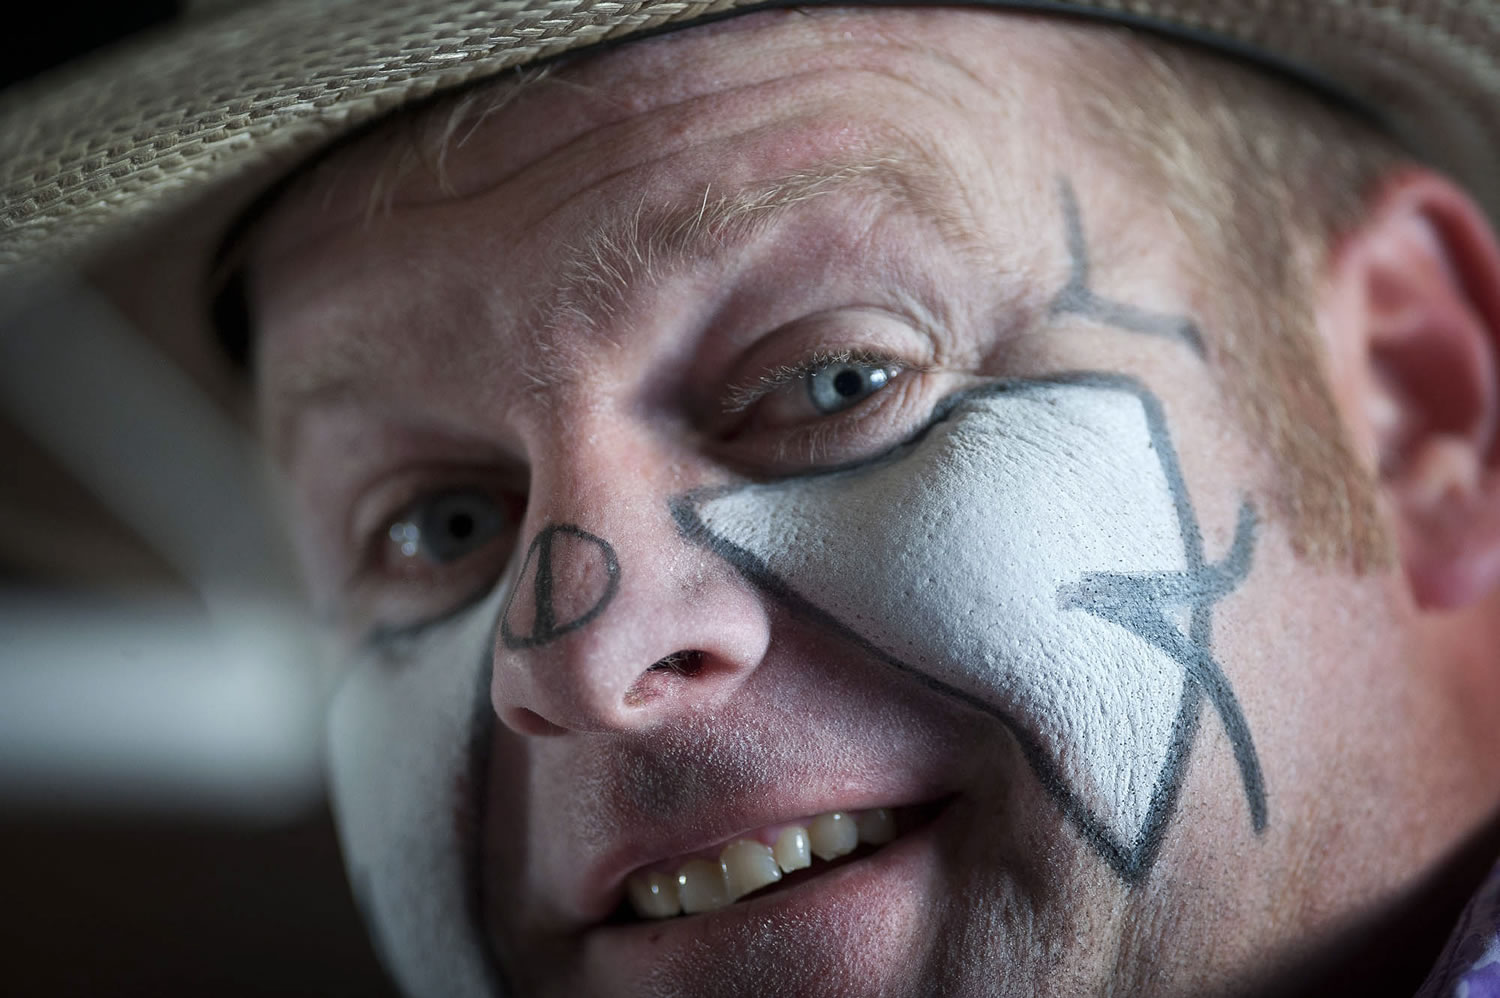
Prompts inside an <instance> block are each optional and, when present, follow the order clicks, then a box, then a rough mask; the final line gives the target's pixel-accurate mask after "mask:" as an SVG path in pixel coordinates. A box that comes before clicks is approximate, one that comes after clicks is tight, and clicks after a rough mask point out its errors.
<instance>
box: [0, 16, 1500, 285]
mask: <svg viewBox="0 0 1500 998" xmlns="http://www.w3.org/2000/svg"><path fill="white" fill-rule="evenodd" d="M818 2H819V0H811V3H813V4H816V3H818ZM919 2H920V0H919ZM775 5H776V4H775V3H774V0H773V3H771V4H767V3H765V0H659V2H658V0H317V2H314V0H269V2H247V3H242V4H215V5H214V7H215V8H216V9H214V10H211V11H209V12H207V13H204V14H200V15H198V16H196V17H192V18H188V19H186V21H185V22H184V23H181V24H178V25H175V26H173V27H172V28H170V29H168V30H163V31H159V32H157V33H155V34H152V35H150V36H148V37H144V38H140V39H137V40H135V41H133V42H132V43H130V44H127V45H124V46H121V47H119V48H117V49H116V50H114V51H112V52H110V53H107V54H106V55H105V56H104V57H102V58H95V59H90V60H85V61H84V63H82V64H80V65H76V66H72V67H68V68H67V69H65V70H64V71H62V72H59V73H55V74H52V75H50V76H44V77H43V78H41V79H38V80H35V81H32V82H31V83H29V84H27V85H24V86H21V87H18V88H12V92H10V93H7V94H3V95H0V135H3V136H4V137H5V143H4V145H5V151H4V152H3V153H0V274H5V273H7V272H14V271H15V270H16V269H17V268H18V267H19V266H20V265H22V264H24V263H26V262H34V261H57V260H71V261H77V260H78V259H80V258H87V257H88V256H90V255H92V254H95V253H97V252H99V251H101V250H102V249H105V248H107V247H108V246H109V245H111V244H116V243H118V242H119V241H120V240H122V239H124V238H126V237H128V236H129V235H130V234H131V233H133V232H137V231H139V230H140V229H141V228H142V227H143V226H146V225H147V224H149V223H150V222H152V221H153V220H160V219H163V218H166V217H169V216H170V215H171V214H172V213H180V212H182V210H183V209H184V208H185V207H186V206H188V205H190V204H193V203H195V202H197V203H202V204H211V205H213V206H214V210H213V211H211V212H210V215H211V216H213V217H214V218H215V219H216V222H215V223H210V225H209V227H212V224H217V221H222V222H227V219H228V218H229V217H230V216H231V215H232V213H233V211H234V210H236V209H237V208H238V207H240V206H242V205H243V204H244V203H245V201H247V200H248V198H249V197H250V196H251V195H252V194H253V192H254V191H255V190H256V189H257V187H258V186H263V185H264V184H265V183H268V182H269V180H270V179H272V178H274V176H275V174H276V173H277V172H281V171H285V170H287V169H289V168H290V167H291V166H292V165H294V164H295V163H297V162H298V161H300V160H302V159H305V158H306V157H307V156H308V155H310V154H311V153H312V152H314V151H315V150H316V149H318V148H319V147H321V146H323V145H325V144H327V143H328V142H329V141H330V140H332V139H334V138H336V137H337V136H339V135H340V134H343V133H346V132H348V131H349V130H351V129H353V128H356V127H358V126H360V125H361V124H363V123H365V122H368V121H371V120H373V119H375V118H378V117H379V116H381V115H383V114H386V113H388V112H390V111H392V110H393V109H395V108H398V107H400V106H402V105H403V104H407V103H409V102H411V101H414V100H418V99H421V98H424V97H427V96H430V95H432V94H435V93H438V92H440V91H443V90H447V89H451V88H454V87H460V86H462V85H464V84H466V83H470V82H472V81H475V80H478V79H480V78H483V77H486V76H490V75H493V74H495V73H498V72H501V71H503V70H506V69H509V68H512V67H516V66H521V65H524V64H528V63H535V62H538V61H540V60H545V59H547V58H549V57H553V56H558V55H561V54H563V53H566V52H571V51H575V50H578V49H581V48H584V47H588V46H595V45H600V44H603V43H606V42H614V41H619V40H621V39H625V38H628V37H631V36H637V35H642V34H646V33H650V32H659V31H664V30H668V29H673V28H679V27H683V26H686V25H690V24H694V23H699V22H702V21H704V20H708V19H713V18H719V17H724V16H727V15H730V14H733V13H736V12H738V11H746V10H751V9H759V8H763V7H766V6H775ZM808 5H810V4H809V3H806V2H804V3H803V4H801V6H808ZM989 5H990V6H995V7H1001V8H1021V9H1027V10H1033V11H1036V10H1042V11H1053V12H1058V13H1067V14H1073V15H1082V16H1086V17H1095V18H1103V19H1108V20H1111V21H1115V22H1124V23H1129V24H1134V25H1137V26H1143V27H1148V28H1151V29H1153V30H1157V31H1161V32H1165V33H1168V34H1171V35H1174V36H1178V37H1183V38H1187V39H1190V40H1194V41H1198V42H1203V43H1207V44H1210V45H1213V46H1216V47H1219V48H1221V49H1224V50H1226V51H1228V52H1231V53H1234V54H1236V55H1239V56H1243V57H1248V58H1251V59H1254V60H1256V61H1258V62H1261V63H1263V64H1265V65H1268V66H1271V67H1274V68H1276V69H1277V70H1279V71H1282V72H1286V73H1290V74H1292V75H1295V76H1297V77H1300V78H1302V79H1304V80H1306V81H1308V82H1310V83H1312V84H1314V85H1315V86H1318V87H1320V88H1321V89H1324V90H1325V91H1328V92H1330V93H1333V94H1336V95H1339V96H1341V97H1343V98H1345V99H1347V100H1350V101H1353V102H1355V103H1357V104H1359V105H1362V106H1364V107H1366V108H1368V109H1369V110H1371V111H1373V112H1374V113H1375V114H1376V115H1378V116H1379V118H1380V119H1381V120H1383V121H1384V122H1385V123H1386V125H1387V126H1388V127H1389V129H1390V130H1391V131H1392V132H1393V133H1395V134H1396V135H1397V136H1398V137H1399V138H1401V139H1402V140H1403V141H1404V142H1405V143H1406V144H1407V145H1408V146H1409V147H1410V148H1411V149H1412V150H1413V151H1414V152H1415V153H1417V154H1418V155H1420V156H1422V157H1423V158H1425V159H1427V160H1428V161H1430V162H1432V163H1434V164H1436V165H1438V166H1439V167H1441V168H1444V169H1446V170H1447V171H1448V172H1450V173H1452V174H1453V175H1454V176H1456V177H1457V178H1458V179H1459V180H1460V181H1461V182H1463V183H1464V184H1465V185H1466V186H1467V187H1468V188H1469V189H1470V190H1471V191H1472V192H1473V193H1474V194H1475V195H1476V196H1477V197H1478V198H1479V199H1480V201H1481V202H1483V203H1484V204H1485V206H1486V207H1487V208H1488V209H1489V211H1490V213H1491V215H1492V217H1496V218H1500V0H1315V2H1314V0H1080V2H1055V0H1015V2H1006V0H999V2H993V3H991V4H989ZM195 214H196V213H195Z"/></svg>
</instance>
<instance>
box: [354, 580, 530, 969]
mask: <svg viewBox="0 0 1500 998" xmlns="http://www.w3.org/2000/svg"><path fill="white" fill-rule="evenodd" d="M501 595H502V594H501V593H495V594H492V595H491V596H490V598H488V599H486V600H485V601H484V602H483V603H481V604H478V605H476V606H474V607H473V608H471V609H469V610H467V611H466V612H464V613H463V614H461V615H460V616H458V617H456V618H454V619H453V620H451V621H447V622H444V623H442V624H440V625H436V627H435V629H434V630H432V631H431V632H428V633H426V634H424V635H423V636H422V637H420V638H417V639H413V641H414V642H415V645H416V647H414V648H413V649H412V651H411V653H410V654H409V655H404V656H403V660H402V661H401V662H399V663H395V664H392V663H389V662H381V661H365V662H361V663H359V664H358V665H357V666H356V667H355V668H354V671H352V672H351V673H350V675H349V676H348V678H347V679H346V680H345V681H344V683H343V685H342V686H341V687H340V688H339V691H338V694H337V696H336V697H335V699H334V702H333V706H332V709H331V712H330V716H329V768H330V774H331V777H332V781H331V782H332V790H333V803H334V809H335V811H336V813H337V816H338V819H339V833H340V837H341V839H342V841H343V848H344V860H345V863H346V865H347V866H348V869H349V877H350V881H351V883H352V884H353V887H354V891H355V895H356V897H357V898H358V900H359V903H360V907H361V909H362V910H363V913H364V916H365V919H366V921H367V922H368V923H369V925H370V928H371V932H372V935H373V936H374V938H375V941H376V944H377V946H378V948H379V949H380V952H381V957H382V959H383V960H384V961H385V964H386V966H387V968H388V969H389V970H390V971H391V974H392V976H394V977H395V979H396V981H397V983H398V984H399V985H400V986H401V989H402V991H403V992H404V993H406V994H410V995H430V996H434V998H436V996H439V995H441V996H443V998H489V996H493V995H496V994H498V993H499V987H498V985H497V983H496V976H495V974H494V972H493V965H492V963H491V961H490V958H489V956H488V953H489V950H488V947H487V946H486V945H485V942H484V938H483V934H482V929H481V924H482V923H481V920H480V918H479V917H478V912H477V910H476V908H477V900H478V899H477V897H476V894H475V891H476V885H477V884H478V883H479V879H478V875H477V869H476V865H475V862H474V857H475V850H476V848H477V841H478V838H477V835H478V829H477V828H465V827H464V822H463V821H462V820H460V816H473V817H475V820H477V815H475V811H476V800H477V797H478V795H479V794H480V793H482V792H483V791H484V786H485V782H486V779H485V771H484V767H485V763H486V760H487V759H488V753H489V738H490V733H491V731H492V726H491V724H492V722H491V718H492V716H493V715H492V713H491V710H490V700H489V679H490V663H491V659H492V655H493V647H494V644H493V642H494V635H495V621H496V617H497V616H498V613H499V607H500V599H501Z"/></svg>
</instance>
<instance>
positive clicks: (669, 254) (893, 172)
mask: <svg viewBox="0 0 1500 998" xmlns="http://www.w3.org/2000/svg"><path fill="white" fill-rule="evenodd" d="M859 188H865V189H869V190H871V191H873V192H875V193H879V194H883V195H885V196H886V197H887V198H888V199H889V200H891V201H894V202H895V203H897V204H900V205H903V206H905V207H908V208H910V209H911V210H913V211H914V212H915V213H916V214H918V215H920V216H922V217H925V218H927V219H930V220H931V221H932V222H933V223H934V224H935V225H936V226H937V227H938V229H939V231H940V234H941V235H942V236H943V237H944V238H945V239H946V240H947V241H948V242H950V243H951V244H953V245H955V246H956V247H958V248H960V249H963V250H966V251H971V252H978V251H980V250H981V249H982V247H983V246H984V245H985V243H986V241H985V240H984V238H983V236H982V234H981V233H980V232H979V231H978V229H977V228H976V225H975V223H974V221H973V212H972V211H970V210H967V205H963V204H958V203H956V202H957V201H958V199H959V197H960V195H959V194H958V193H957V185H956V184H955V182H954V179H953V175H952V173H951V172H950V171H949V170H948V169H947V168H946V167H945V165H944V164H941V163H939V162H938V161H936V160H935V159H933V158H932V157H930V156H927V155H922V154H917V153H915V152H913V153H909V154H905V155H901V156H894V155H893V156H883V157H879V158H869V159H862V160H856V161H851V162H843V163H831V164H825V165H822V166H818V167H814V168H811V169H808V170H803V171H799V172H797V173H793V174H789V175H787V176H783V177H781V178H778V179H776V180H774V181H771V182H770V183H766V184H761V185H758V186H755V187H751V188H747V189H744V190H739V191H728V192H725V193H722V194H719V193H716V192H715V191H714V190H713V187H712V185H708V186H705V187H704V189H703V194H702V195H701V197H699V198H697V199H696V200H694V201H691V202H687V203H675V204H668V205H648V204H647V203H646V202H645V201H641V202H638V203H636V204H635V205H632V206H629V207H624V208H620V209H616V210H615V211H613V212H611V213H608V214H607V215H606V217H605V218H604V219H603V220H602V221H601V223H600V224H599V225H598V226H596V227H595V228H594V229H593V230H592V231H591V232H590V233H589V235H588V236H587V237H586V238H585V239H584V240H582V241H581V242H580V243H578V244H576V245H574V246H572V247H569V248H568V249H567V250H565V251H564V253H563V255H562V264H561V266H560V267H559V271H558V274H559V276H558V279H557V282H556V284H555V286H554V289H553V292H552V293H551V294H550V295H549V296H547V297H546V299H545V300H546V301H547V310H548V312H549V313H550V314H551V316H552V318H551V320H550V322H552V323H556V322H558V321H567V322H572V323H576V324H578V325H581V326H582V327H583V328H584V329H588V330H597V328H598V325H599V323H600V322H601V321H602V320H604V319H608V318H610V317H612V316H614V315H616V314H617V313H618V312H619V310H620V308H621V307H622V306H623V304H624V302H625V300H626V298H627V296H628V294H629V293H630V291H631V290H632V289H634V288H638V287H640V286H641V285H643V284H650V283H652V282H654V281H657V280H659V279H660V278H661V277H662V276H663V275H664V274H665V273H666V272H667V271H669V270H671V269H673V268H676V267H680V266H682V265H684V264H687V263H691V262H693V261H696V260H701V259H704V258H707V257H711V256H714V255H717V254H720V253H722V252H724V251H726V250H728V249H730V248H731V247H733V246H735V245H740V244H744V243H747V242H750V241H752V240H754V239H755V238H756V237H757V236H759V235H761V234H762V233H764V232H765V231H766V230H767V229H769V228H770V227H771V226H772V225H774V224H775V223H776V222H777V221H778V220H780V219H781V218H782V217H784V216H785V215H786V214H787V213H788V212H789V211H790V210H792V209H794V208H796V207H798V206H800V205H805V204H806V203H808V202H810V201H814V200H817V199H819V198H823V197H828V196H831V195H834V194H839V193H844V192H847V191H849V190H851V189H859Z"/></svg>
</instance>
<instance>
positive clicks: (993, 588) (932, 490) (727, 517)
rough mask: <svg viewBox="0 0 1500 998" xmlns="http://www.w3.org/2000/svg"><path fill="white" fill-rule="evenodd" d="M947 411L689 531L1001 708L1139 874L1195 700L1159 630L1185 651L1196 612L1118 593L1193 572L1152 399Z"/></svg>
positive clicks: (1054, 397) (803, 604)
mask: <svg viewBox="0 0 1500 998" xmlns="http://www.w3.org/2000/svg"><path fill="white" fill-rule="evenodd" d="M950 405H951V408H949V409H948V411H946V412H945V413H944V414H943V415H942V416H941V418H939V419H938V420H937V421H936V422H935V423H934V424H933V425H932V426H931V427H930V428H929V429H928V431H927V432H926V433H925V434H924V435H923V436H922V437H921V438H920V439H919V440H918V441H916V442H915V443H912V444H908V445H906V446H905V447H903V448H902V449H900V450H899V451H897V452H895V453H893V454H892V455H889V456H887V457H885V458H882V459H880V460H879V461H876V462H874V463H872V464H869V465H867V466H863V467H859V468H854V469H848V470H844V471H840V472H835V473H831V474H824V475H818V476H812V477H806V478H801V479H797V480H793V481H788V482H779V483H774V484H770V485H759V486H750V487H747V488H743V489H738V490H735V491H731V492H727V493H719V494H715V495H709V496H704V497H700V498H699V499H697V500H689V501H688V502H687V503H686V505H684V506H683V507H682V509H685V510H690V513H683V512H681V510H680V515H679V519H686V520H688V521H689V523H690V529H691V530H696V531H697V532H698V533H699V535H700V539H702V540H703V541H704V542H705V543H707V544H708V545H709V546H711V547H713V548H714V549H715V550H717V551H718V552H719V553H720V554H722V555H723V556H724V557H726V558H728V559H729V560H730V561H731V562H733V563H734V564H735V565H736V567H737V568H739V569H740V570H741V571H742V572H744V573H745V574H746V575H748V576H750V577H751V578H752V579H753V580H755V581H756V582H757V583H759V584H760V585H761V586H762V587H763V588H764V589H766V590H767V591H768V592H770V593H771V594H773V595H776V596H778V597H779V598H781V599H783V600H784V601H785V602H787V603H789V604H790V605H791V606H792V608H793V609H794V610H795V611H798V612H801V613H803V614H805V615H807V616H809V617H811V618H812V619H814V620H815V621H818V622H820V623H822V624H824V625H825V626H826V627H828V628H829V629H831V630H833V631H835V632H837V633H839V634H840V635H842V636H843V637H845V638H846V639H847V640H849V641H850V642H852V643H854V644H855V645H857V646H859V647H861V648H863V649H864V650H865V651H866V652H867V653H868V654H869V655H870V656H872V657H873V658H875V659H877V660H878V661H880V662H883V663H885V664H886V665H888V666H890V667H892V668H895V669H897V670H900V671H902V672H905V673H907V674H909V675H911V676H912V677H913V678H914V679H916V680H917V681H919V682H921V683H922V684H923V685H926V686H929V687H931V688H936V689H937V690H938V691H939V692H941V693H945V694H948V695H950V696H952V697H955V698H957V699H960V700H962V701H964V702H966V703H968V704H969V705H970V706H974V707H977V708H978V709H981V710H985V711H986V712H988V713H990V714H991V715H992V716H994V717H995V718H996V719H997V720H998V721H1000V722H1001V723H1002V724H1004V725H1005V726H1006V727H1008V728H1009V729H1010V730H1011V731H1012V732H1013V734H1014V735H1015V736H1016V739H1017V741H1018V742H1019V743H1020V746H1021V748H1022V750H1023V752H1024V753H1025V754H1026V756H1027V759H1028V761H1029V762H1030V763H1031V765H1032V767H1033V768H1034V769H1035V771H1036V772H1037V775H1038V778H1039V779H1040V780H1041V781H1042V782H1043V783H1044V784H1045V785H1046V786H1047V788H1048V790H1049V791H1050V792H1052V793H1053V795H1054V797H1055V798H1056V799H1057V800H1058V802H1059V804H1060V805H1061V807H1062V809H1063V811H1064V813H1065V814H1067V816H1068V817H1069V818H1070V819H1071V820H1073V821H1074V823H1075V824H1076V825H1077V826H1078V827H1079V829H1080V830H1081V831H1082V832H1083V833H1084V835H1085V837H1086V838H1088V839H1089V840H1090V841H1092V842H1093V844H1094V845H1095V846H1096V847H1098V848H1099V850H1100V851H1101V853H1102V854H1103V855H1104V857H1105V858H1106V860H1107V861H1109V862H1110V863H1111V864H1112V865H1114V866H1115V867H1116V869H1117V870H1118V871H1119V872H1121V873H1122V874H1126V875H1127V876H1131V875H1134V874H1135V873H1138V872H1140V871H1141V870H1142V869H1143V868H1144V866H1145V865H1149V861H1150V858H1151V855H1152V853H1153V850H1154V843H1155V838H1156V836H1157V834H1158V832H1159V831H1160V828H1161V826H1162V823H1163V822H1164V820H1165V818H1166V816H1167V815H1168V813H1169V811H1170V804H1171V795H1172V793H1175V783H1174V780H1175V774H1176V768H1177V766H1178V764H1179V762H1180V760H1181V757H1182V755H1183V753H1184V752H1185V745H1184V733H1185V732H1186V731H1188V730H1190V726H1191V723H1192V722H1193V720H1194V719H1195V718H1196V710H1197V703H1198V701H1197V699H1196V698H1195V695H1194V691H1193V690H1192V689H1191V688H1190V687H1191V684H1190V683H1189V682H1188V676H1187V673H1186V670H1185V668H1184V667H1183V664H1182V663H1181V662H1179V661H1177V660H1175V659H1174V657H1173V655H1172V654H1170V653H1169V652H1168V651H1167V650H1166V649H1165V648H1164V645H1171V644H1172V642H1173V640H1174V639H1173V637H1172V636H1171V635H1166V634H1162V633H1157V631H1160V630H1161V629H1162V628H1166V629H1169V630H1170V631H1171V632H1173V633H1174V634H1175V636H1176V640H1178V641H1180V642H1182V643H1186V642H1188V640H1189V631H1190V630H1191V629H1192V615H1193V613H1192V610H1191V609H1190V608H1189V606H1188V605H1187V604H1186V603H1182V602H1178V603H1172V602H1171V601H1167V602H1164V603H1162V604H1161V605H1160V613H1159V614H1157V615H1155V616H1152V615H1151V613H1149V612H1148V613H1147V614H1146V615H1147V616H1151V619H1152V621H1154V622H1159V623H1160V627H1157V628H1156V630H1155V631H1152V630H1151V628H1150V627H1147V626H1145V625H1141V626H1137V625H1136V617H1138V616H1140V614H1141V612H1142V611H1143V609H1144V610H1145V611H1152V612H1154V611H1153V608H1152V607H1145V608H1143V607H1141V606H1136V605H1134V604H1133V603H1132V601H1133V600H1134V601H1136V602H1140V601H1141V600H1146V601H1147V602H1149V597H1148V596H1142V595H1141V594H1140V593H1139V592H1137V591H1136V590H1134V589H1132V588H1130V587H1129V586H1123V585H1122V584H1121V580H1125V581H1127V582H1139V586H1140V587H1143V588H1149V586H1150V584H1151V580H1153V579H1170V578H1174V577H1182V578H1187V577H1189V576H1190V575H1191V573H1192V570H1193V568H1194V566H1192V565H1190V564H1189V558H1190V553H1191V551H1192V550H1193V545H1192V544H1190V543H1188V542H1187V539H1185V536H1184V535H1185V532H1188V528H1189V527H1191V532H1192V533H1193V534H1196V526H1193V525H1192V524H1191V523H1190V522H1189V521H1188V520H1185V519H1184V512H1185V510H1184V505H1183V504H1185V503H1186V496H1185V494H1184V490H1183V489H1182V488H1181V479H1180V475H1179V474H1178V472H1177V468H1176V462H1175V456H1174V455H1173V454H1172V451H1171V442H1170V438H1169V437H1168V435H1167V434H1166V429H1165V425H1164V423H1162V422H1161V419H1160V410H1159V407H1158V406H1156V403H1155V400H1154V398H1151V397H1150V396H1149V393H1146V392H1145V390H1144V389H1143V388H1141V387H1140V386H1138V385H1135V384H1134V383H1131V382H1125V381H1123V380H1116V379H1109V378H1105V377H1101V378H1100V379H1097V383H1096V382H1093V381H1085V380H1080V381H1077V382H1066V381H1063V382H1056V383H1052V382H1016V383H1005V384H1003V385H1000V386H992V387H989V388H986V389H981V390H979V391H978V392H974V393H968V394H966V395H964V396H960V397H959V398H958V400H956V401H955V402H952V403H950ZM1186 512H1188V513H1190V510H1187V511H1186ZM1192 540H1193V541H1194V543H1196V538H1193V539H1192ZM1116 611H1118V612H1116ZM1132 614H1134V615H1135V616H1132ZM1152 626H1155V625H1154V624H1153V625H1152ZM1163 788H1167V789H1166V790H1164V789H1163Z"/></svg>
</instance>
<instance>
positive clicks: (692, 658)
mask: <svg viewBox="0 0 1500 998" xmlns="http://www.w3.org/2000/svg"><path fill="white" fill-rule="evenodd" d="M702 669H703V652H701V651H674V652H673V653H672V654H670V655H668V656H667V657H666V658H664V659H662V660H661V661H659V662H657V663H656V664H655V665H653V666H651V668H649V669H647V670H646V671H647V672H670V673H673V674H675V675H678V676H696V675H697V674H698V673H699V672H700V671H702Z"/></svg>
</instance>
